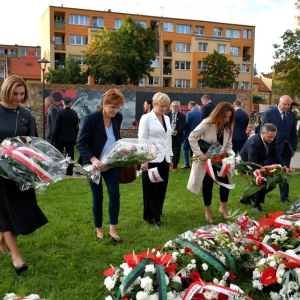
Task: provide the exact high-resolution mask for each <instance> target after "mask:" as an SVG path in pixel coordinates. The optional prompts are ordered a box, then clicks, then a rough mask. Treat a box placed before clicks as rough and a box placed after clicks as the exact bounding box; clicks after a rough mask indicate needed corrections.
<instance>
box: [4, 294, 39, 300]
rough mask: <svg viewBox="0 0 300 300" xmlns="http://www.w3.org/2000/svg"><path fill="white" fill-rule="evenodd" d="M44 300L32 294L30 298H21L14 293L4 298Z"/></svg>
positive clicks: (12, 299) (9, 299)
mask: <svg viewBox="0 0 300 300" xmlns="http://www.w3.org/2000/svg"><path fill="white" fill-rule="evenodd" d="M29 299H30V300H42V299H41V298H40V296H39V295H36V294H31V295H29V296H25V297H20V296H17V295H16V294H14V293H8V294H6V295H5V296H4V298H3V300H29Z"/></svg>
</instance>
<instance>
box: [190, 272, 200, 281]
mask: <svg viewBox="0 0 300 300" xmlns="http://www.w3.org/2000/svg"><path fill="white" fill-rule="evenodd" d="M190 278H191V279H192V280H193V281H200V278H201V275H200V274H199V273H198V272H192V273H191V275H190Z"/></svg>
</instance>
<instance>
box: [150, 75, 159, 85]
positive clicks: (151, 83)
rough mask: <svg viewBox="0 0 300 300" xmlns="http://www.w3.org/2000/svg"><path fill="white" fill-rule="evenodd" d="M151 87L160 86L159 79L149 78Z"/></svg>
mask: <svg viewBox="0 0 300 300" xmlns="http://www.w3.org/2000/svg"><path fill="white" fill-rule="evenodd" d="M149 85H158V77H157V76H155V77H149Z"/></svg>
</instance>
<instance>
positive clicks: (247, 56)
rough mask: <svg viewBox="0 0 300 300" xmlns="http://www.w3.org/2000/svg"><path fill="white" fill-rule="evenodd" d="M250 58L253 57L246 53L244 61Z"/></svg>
mask: <svg viewBox="0 0 300 300" xmlns="http://www.w3.org/2000/svg"><path fill="white" fill-rule="evenodd" d="M250 59H251V55H249V54H245V55H244V56H243V61H250Z"/></svg>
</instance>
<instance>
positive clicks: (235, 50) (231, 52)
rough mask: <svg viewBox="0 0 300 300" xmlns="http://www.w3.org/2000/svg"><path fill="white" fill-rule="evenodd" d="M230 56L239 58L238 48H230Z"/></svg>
mask: <svg viewBox="0 0 300 300" xmlns="http://www.w3.org/2000/svg"><path fill="white" fill-rule="evenodd" d="M230 55H234V56H239V55H240V48H239V47H230Z"/></svg>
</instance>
